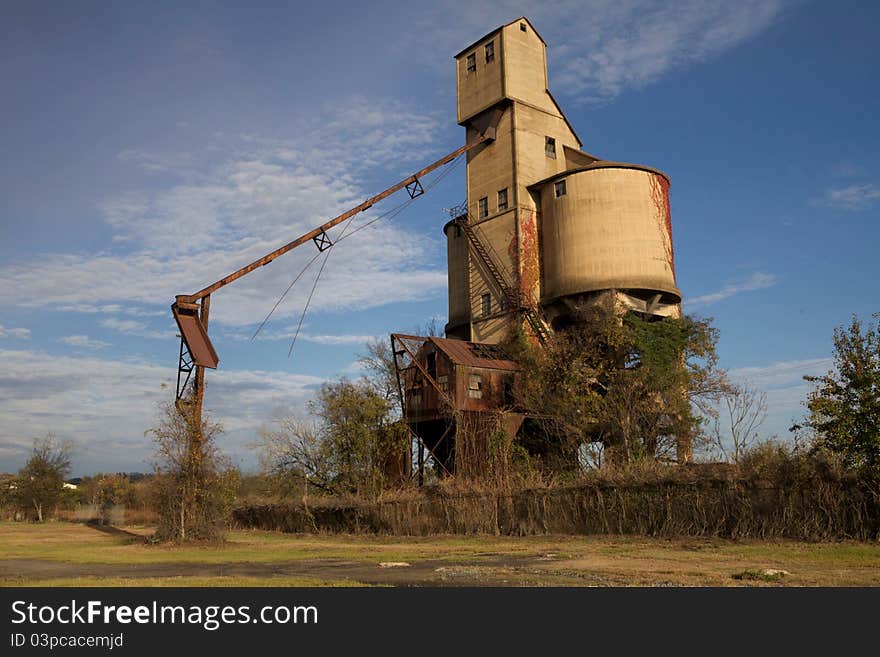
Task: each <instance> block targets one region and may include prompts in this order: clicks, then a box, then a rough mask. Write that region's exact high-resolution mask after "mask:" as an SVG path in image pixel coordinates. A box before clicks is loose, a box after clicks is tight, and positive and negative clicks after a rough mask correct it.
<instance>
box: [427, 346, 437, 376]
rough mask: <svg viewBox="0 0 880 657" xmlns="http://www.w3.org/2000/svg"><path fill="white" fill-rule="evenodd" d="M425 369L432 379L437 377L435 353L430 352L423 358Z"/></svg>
mask: <svg viewBox="0 0 880 657" xmlns="http://www.w3.org/2000/svg"><path fill="white" fill-rule="evenodd" d="M425 369H426V370H428V376H430V377H431V378H432V379H436V378H437V354H436V353H434V352H431V353H430V354H428V356H427V358H426V359H425Z"/></svg>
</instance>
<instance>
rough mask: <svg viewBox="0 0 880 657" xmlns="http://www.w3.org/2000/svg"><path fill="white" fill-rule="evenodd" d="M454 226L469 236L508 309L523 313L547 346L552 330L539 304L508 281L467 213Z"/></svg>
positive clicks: (455, 221)
mask: <svg viewBox="0 0 880 657" xmlns="http://www.w3.org/2000/svg"><path fill="white" fill-rule="evenodd" d="M453 224H454V225H456V226H458V227H459V228H461V230H463V231H464V234H465V235H467V238H468V241H469V242H470V244H471V247H472V248H473V250H474V253H476V254H477V256H479V258H480V261H481V262H482V264H483V267H484V268H485V270H486V271H487V272H488V273H489V275H490V276H491V277H492V279H493V281H494V283H495V285H496V286H497V287H498V289H499V290H500V291H501V294H502V295H503V297H504V300H505V302H506V303H507V307H508V308H511V309H514V310H517V311H519V312H520V313H522V314H523V315H524V316H525V318H526V321H527V322H528V323H529V327H530V328H531V329H532V332H533V333H534V334H535V336H536V337H537V338H538V340H539V341H540V342H541V344H546V342H547V341H548V340H549V339H550V329H549V328H548V327H547V324H546V322H544V319H543V318H542V317H541V315H540V313H539V311H538V308H537V304H536V303H535V302H534V300H532V299H531V298H529V297H527V295H525V294H524V293H523V292H522V290H520V289H518V288H517V287H516V286H515V285H514V284H512V283H511V282H510V281H508V280H507V278H506V277H505V276H504V273H503V269H502V267H501V265H500V264H499V263H498V259H497V255H495V254H494V252H493V251H491V247H490V246H487V245H486V244H484V243H483V240H481V239H480V237H479V235H478V234H477V230H476V228H475V227H474V226H472V225H471V223H470V221H469V219H468V214H467V212H464V213H463V214H460V215H459V216H457V217H455V218H454V219H453Z"/></svg>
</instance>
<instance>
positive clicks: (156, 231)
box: [0, 98, 446, 337]
mask: <svg viewBox="0 0 880 657" xmlns="http://www.w3.org/2000/svg"><path fill="white" fill-rule="evenodd" d="M438 129H439V120H438V119H437V117H436V116H434V115H431V114H420V113H418V112H415V111H413V110H412V109H409V108H407V107H406V106H404V105H402V104H400V103H399V102H397V101H383V100H373V101H369V100H367V99H364V98H355V99H353V100H352V101H351V102H350V103H342V104H340V105H339V106H338V107H337V109H336V110H334V109H333V108H329V107H328V108H327V110H326V113H325V114H324V115H323V116H322V122H320V123H319V122H315V123H314V124H313V125H312V124H308V125H304V126H303V129H302V131H301V133H300V134H301V136H300V137H297V138H296V139H276V138H270V137H263V136H260V135H252V134H249V135H241V136H239V137H237V138H235V139H230V138H224V139H226V141H224V142H223V144H222V148H220V150H217V151H214V152H212V157H211V159H210V161H206V162H204V163H202V164H201V165H200V169H199V175H198V176H197V177H196V178H192V179H185V180H184V181H183V182H180V183H178V184H169V185H168V186H166V187H164V188H159V190H158V191H146V190H145V191H141V192H137V193H134V194H132V193H126V194H124V195H121V196H119V197H115V198H111V199H107V200H106V201H105V202H104V203H103V204H102V206H101V209H102V211H103V212H104V216H105V219H106V221H107V223H108V224H109V226H110V227H111V229H112V232H113V237H114V238H115V239H116V240H117V241H119V242H123V243H124V248H123V247H120V248H119V250H113V251H108V252H102V253H96V254H63V253H62V254H54V255H53V256H52V258H45V257H41V258H40V259H39V260H35V261H33V262H32V263H25V264H17V265H10V266H6V267H0V278H3V280H4V281H6V282H7V283H8V284H7V285H5V286H3V288H2V289H0V304H7V305H9V306H16V305H18V306H21V305H25V306H29V305H31V306H34V305H36V304H37V303H39V304H41V305H42V304H44V303H46V302H51V303H53V304H55V305H56V307H57V308H59V309H70V310H73V311H80V312H103V313H108V312H111V313H114V314H131V315H136V314H142V315H144V316H147V315H152V314H153V313H154V312H157V306H158V305H162V306H165V307H166V308H167V304H170V301H171V300H173V298H174V295H176V294H185V293H189V292H193V291H195V290H197V289H199V288H200V287H202V286H203V285H206V284H208V283H211V282H213V281H214V280H217V279H218V278H220V277H221V276H223V275H224V274H226V273H228V272H229V271H232V270H234V269H235V268H237V267H239V266H241V265H244V264H246V263H248V262H250V261H252V260H255V259H256V258H258V257H260V256H262V255H264V254H265V253H267V252H269V251H271V250H273V249H275V248H277V247H278V246H279V245H281V244H283V243H284V242H286V241H287V240H289V239H291V238H292V237H296V236H298V235H300V234H302V233H304V232H306V231H307V230H310V229H311V228H313V227H314V226H316V225H319V224H321V223H322V222H324V221H326V220H327V219H328V218H329V217H331V216H334V215H336V214H338V213H341V212H342V211H344V210H346V209H348V208H349V207H351V206H353V205H355V204H357V203H359V202H360V201H362V200H363V199H364V197H366V196H367V195H368V194H369V193H371V192H374V191H375V189H373V188H372V187H370V188H369V189H368V185H367V184H366V183H365V182H364V180H363V179H362V176H366V175H368V174H375V170H374V169H373V167H375V166H378V165H380V164H382V165H385V166H387V164H388V162H389V161H391V162H393V163H394V164H393V166H394V167H403V166H407V163H408V162H410V161H412V160H414V159H419V161H420V162H421V161H422V160H423V159H424V158H425V155H426V153H430V152H431V150H432V148H433V145H432V144H433V142H434V139H435V136H436V131H437V130H438ZM391 175H393V176H394V177H396V176H397V175H401V177H402V175H403V174H399V172H397V171H396V170H395V171H394V172H393V174H391ZM393 179H394V178H392V180H393ZM399 202H400V201H399V200H397V201H392V200H389V203H390V204H391V206H393V205H396V204H397V203H399ZM379 211H381V209H380V208H378V207H377V209H376V210H373V211H372V213H365V214H363V215H360V216H358V217H357V218H356V219H355V220H354V221H353V223H352V226H353V227H354V226H362V225H364V224H365V223H366V222H367V221H368V220H369V219H370V218H373V217H376V216H377V215H378V212H379ZM342 230H343V227H342V226H340V227H338V228H337V229H336V230H335V231H333V234H332V237H333V238H334V240H336V239H338V237H339V236H340V235H341V231H342ZM438 240H439V238H437V237H431V236H423V235H419V234H417V233H416V232H414V231H410V230H407V229H406V228H405V227H404V226H402V225H397V224H393V223H388V222H379V223H376V224H374V225H372V226H370V227H369V228H367V229H365V230H363V231H361V232H359V233H358V235H357V238H355V239H352V240H345V241H342V242H340V243H339V244H337V246H335V247H334V248H333V249H332V251H330V252H329V253H330V254H331V257H330V260H329V263H328V266H327V268H326V269H325V270H324V273H323V278H322V280H321V284H320V285H321V287H320V288H319V291H318V293H317V294H316V295H315V296H314V299H313V301H312V305H311V309H312V310H315V311H321V310H328V309H342V308H346V309H362V308H369V307H375V306H380V305H383V304H386V303H389V302H391V301H409V300H416V299H424V298H428V297H430V296H433V295H436V294H439V293H441V292H442V290H443V289H444V288H445V285H446V276H445V272H444V268H443V265H442V262H441V261H440V260H441V259H440V257H438V255H437V254H440V253H442V249H440V248H438ZM389 245H394V248H389ZM123 251H124V252H123ZM312 254H313V251H309V250H308V247H307V246H305V247H303V248H302V249H299V250H296V251H294V252H292V253H291V254H289V255H288V256H286V257H285V258H284V259H283V260H279V261H278V262H277V263H274V264H273V265H272V266H270V267H264V268H261V269H260V270H258V271H255V272H254V273H252V274H251V275H250V276H248V277H246V278H244V279H241V280H240V281H238V282H237V283H236V285H234V286H231V287H230V288H227V289H225V290H224V291H223V294H221V295H217V296H216V298H215V299H214V304H215V306H214V309H215V312H214V313H213V316H214V318H215V319H216V321H217V322H220V323H228V324H231V325H248V324H253V323H254V322H256V321H258V320H259V319H261V318H262V317H264V316H265V314H266V312H267V311H268V310H269V309H270V308H271V306H272V303H273V302H274V301H275V299H277V298H278V296H279V295H280V293H281V292H282V291H283V290H284V289H286V288H287V286H288V285H289V284H290V281H291V280H292V279H293V278H294V276H295V275H296V274H297V272H298V271H299V270H300V269H302V267H303V266H304V265H305V263H306V262H308V260H309V259H311V257H312ZM432 254H433V255H432ZM317 270H318V266H315V267H313V268H312V270H311V271H309V272H308V273H307V274H306V276H305V277H304V279H303V281H302V282H301V283H300V285H298V286H297V287H296V288H295V289H294V290H293V291H292V292H291V294H290V295H289V297H288V300H287V301H286V302H285V304H283V305H282V306H281V307H279V309H278V311H277V313H276V318H278V319H280V318H283V317H285V316H293V315H296V314H297V313H298V312H299V311H300V310H301V309H302V307H303V305H304V302H305V297H306V296H307V295H308V291H309V289H310V287H311V283H312V281H313V280H314V276H315V275H316V273H317ZM321 289H333V290H334V293H333V294H321V293H320V290H321ZM34 299H39V302H37V301H33V300H34ZM132 309H136V310H137V312H134V311H133V310H132ZM162 312H163V313H164V314H166V316H167V315H168V311H167V310H163V311H162ZM102 325H103V326H104V327H106V328H110V329H112V330H117V331H122V332H128V333H133V334H134V333H137V332H138V331H140V333H139V334H140V335H146V333H145V331H146V330H147V328H146V325H145V324H144V323H143V322H140V323H136V322H133V321H131V320H124V319H114V320H113V321H112V322H108V321H107V320H104V321H103V322H102ZM148 337H149V336H148Z"/></svg>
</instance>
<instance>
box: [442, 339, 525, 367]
mask: <svg viewBox="0 0 880 657" xmlns="http://www.w3.org/2000/svg"><path fill="white" fill-rule="evenodd" d="M428 339H429V340H430V341H431V342H433V343H434V344H435V345H436V346H437V348H438V349H440V351H442V352H443V353H444V354H446V355H447V356H449V358H450V360H452V362H453V363H456V364H458V365H466V366H468V367H484V368H486V369H491V370H509V371H516V370H519V369H520V366H519V365H518V364H517V363H516V362H515V361H512V360H508V359H506V358H487V357H486V356H484V355H480V354H479V353H478V352H479V350H480V348H481V347H483V348H485V347H489V348H491V347H494V346H495V345H483V344H479V343H477V344H475V343H473V342H465V341H464V340H452V339H449V338H435V337H429V338H428ZM475 352H477V353H475Z"/></svg>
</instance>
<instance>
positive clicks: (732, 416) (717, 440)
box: [709, 383, 767, 463]
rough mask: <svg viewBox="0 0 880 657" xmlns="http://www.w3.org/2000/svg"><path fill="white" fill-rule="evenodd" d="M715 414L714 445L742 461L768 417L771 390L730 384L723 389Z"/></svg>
mask: <svg viewBox="0 0 880 657" xmlns="http://www.w3.org/2000/svg"><path fill="white" fill-rule="evenodd" d="M712 416H713V420H712V428H711V432H710V435H709V438H710V443H711V445H712V447H714V448H715V449H717V450H718V451H719V452H721V454H723V455H724V456H725V457H727V458H729V459H731V460H732V461H733V462H734V463H739V462H740V459H742V456H743V454H744V453H745V451H746V450H747V449H748V448H749V447H750V446H752V445H754V444H755V443H756V442H757V441H758V429H760V427H761V425H762V424H763V423H764V420H766V419H767V393H765V392H762V391H760V390H758V389H757V388H755V387H754V386H752V385H750V384H748V383H739V384H730V385H728V386H726V387H725V388H724V390H722V391H721V393H720V395H719V401H718V407H717V409H716V410H715V412H714V413H713V414H712Z"/></svg>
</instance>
